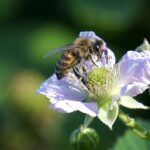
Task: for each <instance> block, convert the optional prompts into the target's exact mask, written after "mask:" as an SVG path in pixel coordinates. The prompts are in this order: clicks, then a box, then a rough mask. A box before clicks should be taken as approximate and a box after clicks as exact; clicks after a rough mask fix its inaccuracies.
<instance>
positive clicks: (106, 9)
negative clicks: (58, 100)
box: [0, 0, 150, 150]
mask: <svg viewBox="0 0 150 150" xmlns="http://www.w3.org/2000/svg"><path fill="white" fill-rule="evenodd" d="M85 30H92V31H95V32H96V33H97V35H99V36H101V37H102V38H103V39H104V40H105V41H106V42H107V44H108V46H109V47H110V48H111V49H112V50H113V51H114V52H115V54H116V57H117V60H119V58H120V57H121V56H122V55H123V54H124V53H125V52H126V51H127V50H129V49H134V48H135V47H137V46H138V45H140V44H141V43H142V42H143V38H145V37H146V38H147V39H149V40H150V3H149V0H132V1H130V0H126V1H119V0H116V1H111V0H110V1H106V0H95V1H91V0H82V1H80V0H76V1H70V0H63V1H59V0H42V1H41V0H0V52H1V54H0V150H60V149H61V150H70V149H71V147H70V145H69V136H70V134H71V132H72V131H73V130H74V129H75V128H77V127H79V125H80V124H81V123H82V122H83V119H84V114H81V113H79V112H76V113H72V114H60V113H57V112H55V111H54V110H51V109H49V108H48V106H49V102H48V100H47V99H46V98H45V97H43V96H40V95H36V94H35V89H36V88H38V87H39V86H40V84H41V82H42V81H44V80H45V79H46V78H48V77H49V76H50V75H51V74H52V73H53V72H54V68H55V64H56V61H57V59H58V56H56V57H53V58H49V59H44V58H43V56H44V55H45V54H46V53H47V52H48V51H49V50H51V49H54V48H57V47H61V46H63V45H66V44H69V43H71V42H72V41H73V40H74V39H75V38H76V37H77V36H78V33H79V32H80V31H85ZM149 98H150V97H149V93H148V91H146V92H145V94H144V96H139V97H137V99H139V101H142V102H143V103H144V104H147V105H149V106H150V101H149ZM125 111H126V112H129V110H126V109H125ZM129 113H130V114H131V116H135V117H138V118H142V119H144V120H145V121H146V124H148V123H149V122H148V121H149V120H150V115H149V114H150V112H149V111H140V110H138V111H135V110H132V111H130V112H129ZM142 122H143V121H142ZM147 122H148V123H147ZM92 126H93V127H94V128H96V130H97V131H98V133H99V136H100V145H99V148H98V149H103V150H108V149H114V150H120V147H122V149H123V148H124V149H123V150H130V149H131V150H133V149H135V150H138V149H139V150H141V149H142V150H144V148H145V150H147V149H148V147H149V146H150V145H149V143H148V142H144V141H143V140H141V139H139V138H138V137H136V136H134V135H132V133H130V131H128V130H126V128H125V127H124V125H122V124H121V123H120V122H119V121H117V122H116V123H115V125H114V128H113V131H110V130H109V129H108V127H106V126H105V125H103V124H102V123H101V122H99V121H98V120H95V121H94V123H93V124H92ZM125 143H127V144H125ZM129 143H130V144H129ZM135 143H136V144H135ZM138 143H140V146H137V145H138ZM126 145H128V147H127V148H126ZM141 145H142V146H143V147H144V148H143V147H142V148H141Z"/></svg>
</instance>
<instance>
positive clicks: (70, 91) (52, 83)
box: [37, 75, 86, 101]
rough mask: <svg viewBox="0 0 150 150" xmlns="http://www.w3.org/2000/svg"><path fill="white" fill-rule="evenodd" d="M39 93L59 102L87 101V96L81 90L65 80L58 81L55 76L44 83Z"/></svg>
mask: <svg viewBox="0 0 150 150" xmlns="http://www.w3.org/2000/svg"><path fill="white" fill-rule="evenodd" d="M37 93H39V94H43V95H45V96H47V97H48V98H49V99H53V100H55V101H58V100H76V101H82V100H84V99H85V97H86V96H85V94H84V93H83V92H81V91H80V89H77V88H74V87H73V85H70V83H68V82H66V80H65V78H64V79H61V80H57V78H56V76H55V75H53V76H51V77H50V78H49V79H47V80H46V81H44V82H43V83H42V84H41V86H40V88H39V89H38V90H37Z"/></svg>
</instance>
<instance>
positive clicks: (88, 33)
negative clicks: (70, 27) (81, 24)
mask: <svg viewBox="0 0 150 150" xmlns="http://www.w3.org/2000/svg"><path fill="white" fill-rule="evenodd" d="M79 37H83V38H96V39H98V40H102V39H101V38H100V37H98V36H97V35H96V34H95V33H94V32H93V31H81V32H80V33H79Z"/></svg>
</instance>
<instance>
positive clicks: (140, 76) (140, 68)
mask: <svg viewBox="0 0 150 150" xmlns="http://www.w3.org/2000/svg"><path fill="white" fill-rule="evenodd" d="M120 79H121V80H122V81H125V83H126V84H129V83H133V82H140V83H145V84H147V85H149V84H150V52H149V51H142V52H136V51H128V52H127V54H125V55H124V56H123V58H122V60H121V62H120Z"/></svg>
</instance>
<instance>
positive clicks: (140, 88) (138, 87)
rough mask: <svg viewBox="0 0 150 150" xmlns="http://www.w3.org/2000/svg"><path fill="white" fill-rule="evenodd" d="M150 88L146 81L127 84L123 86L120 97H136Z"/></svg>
mask: <svg viewBox="0 0 150 150" xmlns="http://www.w3.org/2000/svg"><path fill="white" fill-rule="evenodd" d="M148 88H149V87H148V85H147V84H145V83H138V82H133V83H132V84H126V85H125V86H123V87H122V89H121V91H120V94H119V95H120V97H121V96H130V97H135V96H137V95H138V94H141V93H143V92H144V91H145V90H146V89H148Z"/></svg>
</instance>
